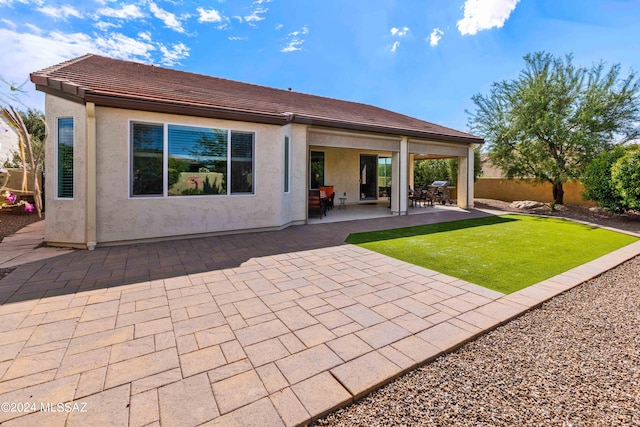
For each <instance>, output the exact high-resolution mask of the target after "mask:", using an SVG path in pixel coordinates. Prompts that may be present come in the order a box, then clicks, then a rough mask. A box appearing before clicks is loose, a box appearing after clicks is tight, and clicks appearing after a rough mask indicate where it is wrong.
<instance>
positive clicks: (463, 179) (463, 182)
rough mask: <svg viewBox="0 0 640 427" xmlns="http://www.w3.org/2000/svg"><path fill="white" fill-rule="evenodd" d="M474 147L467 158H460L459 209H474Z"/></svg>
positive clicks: (470, 149)
mask: <svg viewBox="0 0 640 427" xmlns="http://www.w3.org/2000/svg"><path fill="white" fill-rule="evenodd" d="M473 155H474V153H473V147H469V149H468V152H467V156H466V157H458V188H457V190H458V197H457V201H458V207H460V208H462V209H469V208H472V207H473V186H474V181H473Z"/></svg>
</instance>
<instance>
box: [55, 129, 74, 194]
mask: <svg viewBox="0 0 640 427" xmlns="http://www.w3.org/2000/svg"><path fill="white" fill-rule="evenodd" d="M56 148H57V150H56V154H57V156H58V158H57V162H56V164H57V167H58V171H57V181H58V185H57V187H58V188H57V196H58V198H60V199H73V118H70V117H68V118H61V119H58V144H57V147H56Z"/></svg>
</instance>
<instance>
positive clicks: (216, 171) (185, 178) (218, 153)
mask: <svg viewBox="0 0 640 427" xmlns="http://www.w3.org/2000/svg"><path fill="white" fill-rule="evenodd" d="M227 136H228V132H227V131H226V130H222V129H208V128H196V127H190V126H178V125H169V126H168V139H169V156H168V157H169V159H168V180H169V189H168V194H169V196H182V195H205V194H226V193H227Z"/></svg>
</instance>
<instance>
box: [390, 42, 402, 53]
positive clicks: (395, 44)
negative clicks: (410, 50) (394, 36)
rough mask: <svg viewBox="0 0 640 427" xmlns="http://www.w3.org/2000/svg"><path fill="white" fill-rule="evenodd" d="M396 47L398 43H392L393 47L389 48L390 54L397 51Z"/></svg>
mask: <svg viewBox="0 0 640 427" xmlns="http://www.w3.org/2000/svg"><path fill="white" fill-rule="evenodd" d="M398 46H400V42H399V41H396V42H394V43H393V46H391V53H396V51H397V50H398Z"/></svg>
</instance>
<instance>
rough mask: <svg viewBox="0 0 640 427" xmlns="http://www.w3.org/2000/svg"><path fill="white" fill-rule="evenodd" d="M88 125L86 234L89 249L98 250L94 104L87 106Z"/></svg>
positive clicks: (90, 103)
mask: <svg viewBox="0 0 640 427" xmlns="http://www.w3.org/2000/svg"><path fill="white" fill-rule="evenodd" d="M86 114H87V117H86V123H87V135H86V144H87V163H86V165H85V169H86V175H87V177H86V180H87V183H86V190H85V191H86V194H85V197H86V203H87V204H86V207H85V212H86V234H85V242H86V244H87V249H89V250H93V249H95V248H96V203H97V202H96V106H95V104H94V103H93V102H88V103H87V105H86Z"/></svg>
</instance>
